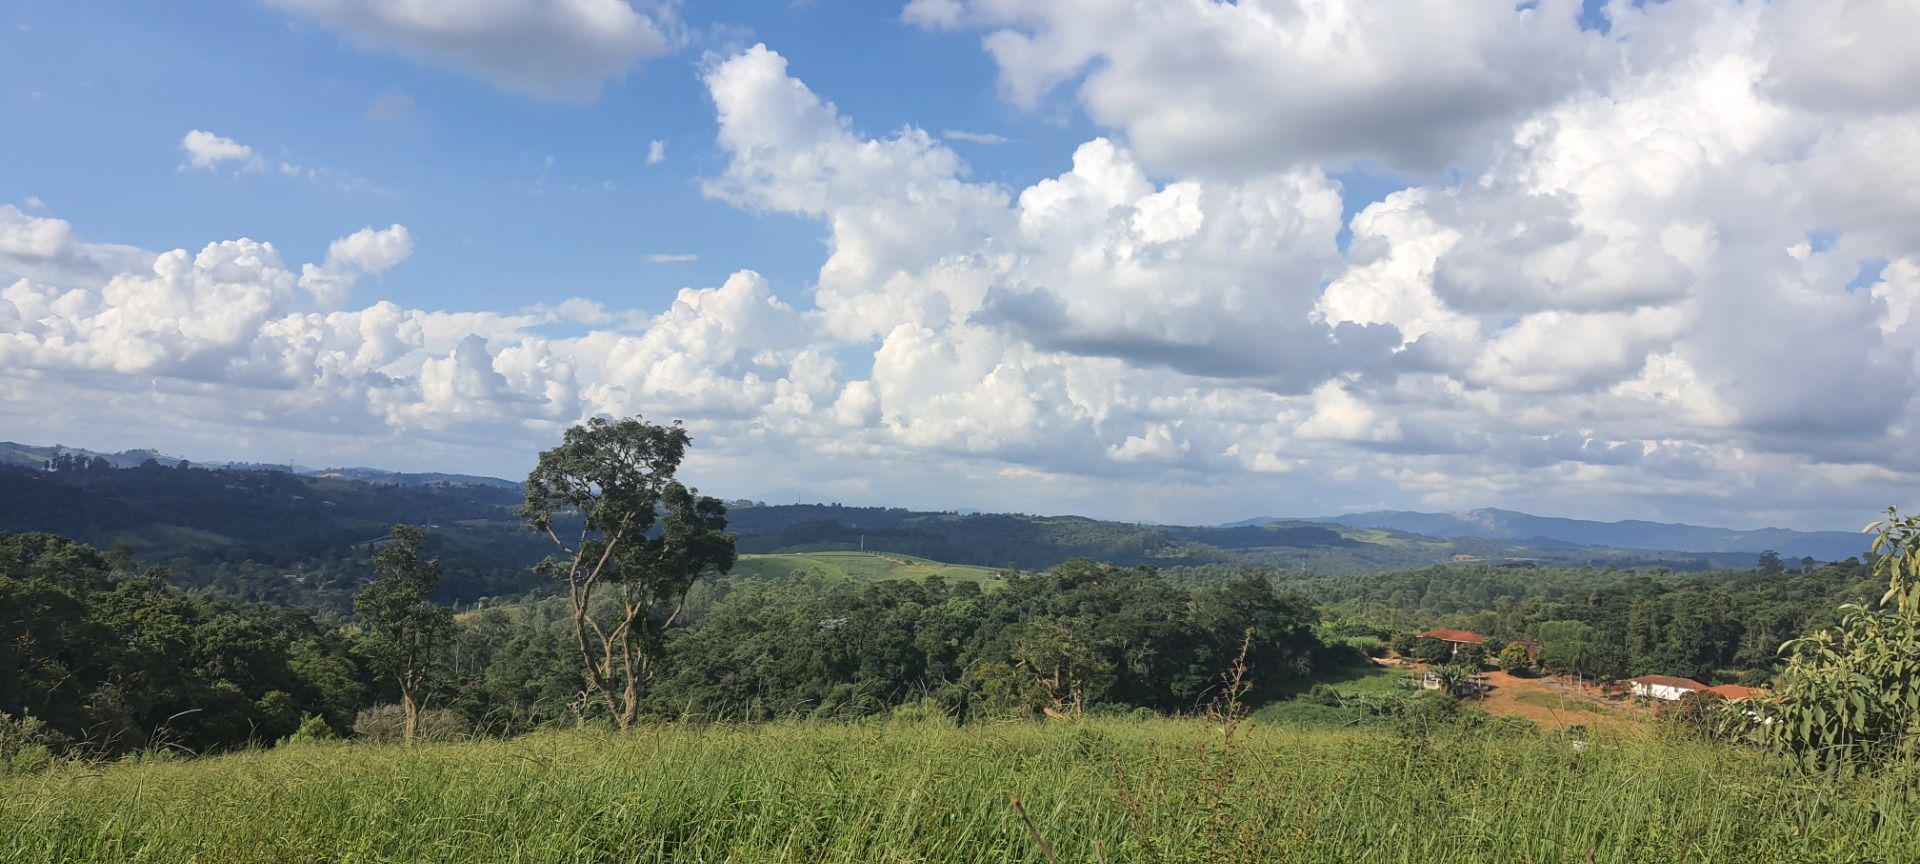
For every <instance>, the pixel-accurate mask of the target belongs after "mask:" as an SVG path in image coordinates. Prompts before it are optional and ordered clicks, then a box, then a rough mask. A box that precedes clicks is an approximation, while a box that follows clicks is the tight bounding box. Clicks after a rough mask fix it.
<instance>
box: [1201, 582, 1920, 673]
mask: <svg viewBox="0 0 1920 864" xmlns="http://www.w3.org/2000/svg"><path fill="white" fill-rule="evenodd" d="M1173 575H1174V576H1175V577H1176V578H1177V579H1179V580H1180V581H1182V582H1183V584H1191V585H1205V584H1209V583H1212V582H1217V581H1219V580H1221V579H1224V578H1229V576H1228V574H1227V573H1226V572H1223V571H1221V570H1218V569H1213V568H1193V569H1182V570H1178V571H1174V573H1173ZM1267 578H1268V579H1269V580H1270V581H1271V582H1273V584H1274V585H1275V586H1276V587H1277V588H1278V589H1279V590H1282V591H1289V592H1297V593H1299V594H1301V595H1303V596H1305V597H1307V598H1309V599H1311V600H1312V601H1313V602H1316V603H1318V604H1321V605H1322V606H1323V607H1325V608H1326V610H1327V612H1328V614H1330V615H1333V616H1336V617H1338V618H1341V619H1344V625H1345V626H1346V627H1348V628H1349V629H1357V630H1360V631H1367V630H1371V631H1373V632H1377V633H1380V634H1382V635H1390V634H1392V633H1404V632H1408V631H1415V630H1420V629H1424V628H1426V627H1433V626H1443V627H1455V628H1459V629H1464V630H1472V631H1475V632H1478V633H1481V634H1484V635H1487V636H1491V637H1494V638H1496V639H1498V640H1501V641H1530V642H1533V643H1534V644H1535V645H1536V649H1537V653H1538V659H1539V661H1540V663H1541V665H1543V666H1545V667H1547V668H1549V669H1552V670H1554V671H1560V672H1567V673H1571V674H1577V675H1581V676H1584V677H1590V678H1624V677H1630V676H1635V675H1648V674H1659V675H1677V676H1684V677H1688V678H1695V679H1699V680H1702V681H1707V682H1709V683H1713V682H1734V681H1737V682H1740V683H1752V684H1762V683H1765V682H1766V681H1767V680H1768V679H1769V678H1771V677H1772V675H1773V674H1774V672H1775V670H1776V669H1777V668H1778V667H1779V664H1780V660H1779V654H1778V652H1779V649H1780V646H1781V644H1782V643H1784V642H1786V641H1787V640H1789V639H1792V638H1794V637H1795V636H1798V635H1800V634H1802V633H1805V632H1807V631H1809V630H1817V629H1821V628H1824V627H1826V626H1828V625H1830V624H1831V623H1832V622H1833V621H1834V620H1835V619H1836V617H1837V614H1838V613H1837V612H1836V610H1837V608H1838V607H1839V606H1840V605H1841V604H1843V603H1866V602H1870V601H1872V600H1874V599H1876V598H1878V597H1879V596H1880V594H1881V593H1882V592H1883V591H1884V590H1885V584H1884V580H1878V579H1876V578H1875V577H1874V575H1873V574H1872V571H1871V567H1870V566H1869V565H1867V564H1863V563H1861V562H1860V561H1859V560H1857V559H1849V560H1847V561H1842V562H1838V563H1832V564H1825V565H1812V564H1810V563H1807V564H1800V565H1797V566H1796V568H1795V569H1791V570H1789V569H1785V568H1775V567H1768V568H1766V569H1762V570H1754V571H1748V572H1729V571H1711V572H1707V573H1673V572H1670V571H1666V570H1662V569H1654V570H1651V571H1626V570H1571V569H1559V568H1529V569H1513V568H1503V567H1488V566H1476V565H1457V564H1452V565H1442V566H1436V567H1428V568H1424V569H1420V570H1412V571H1406V572H1399V573H1381V574H1376V575H1373V576H1369V577H1367V578H1365V579H1353V578H1336V577H1325V576H1302V575H1300V574H1296V573H1278V572H1269V573H1268V574H1267Z"/></svg>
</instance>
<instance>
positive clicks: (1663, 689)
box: [1627, 675, 1707, 702]
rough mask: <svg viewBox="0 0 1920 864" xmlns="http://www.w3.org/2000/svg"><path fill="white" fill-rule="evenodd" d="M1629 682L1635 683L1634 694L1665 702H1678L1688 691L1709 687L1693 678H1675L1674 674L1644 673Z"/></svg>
mask: <svg viewBox="0 0 1920 864" xmlns="http://www.w3.org/2000/svg"><path fill="white" fill-rule="evenodd" d="M1627 683H1628V684H1631V685H1633V695H1635V696H1640V697H1643V698H1646V699H1659V700H1661V701H1664V702H1678V701H1680V697H1682V696H1685V695H1687V694H1688V693H1698V692H1700V691H1702V690H1705V689H1707V685H1705V684H1702V683H1700V682H1698V681H1695V680H1693V679H1692V678H1675V677H1673V676H1672V675H1642V676H1640V677H1638V678H1634V679H1632V680H1629V681H1628V682H1627Z"/></svg>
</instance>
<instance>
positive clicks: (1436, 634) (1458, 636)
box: [1420, 630, 1487, 645]
mask: <svg viewBox="0 0 1920 864" xmlns="http://www.w3.org/2000/svg"><path fill="white" fill-rule="evenodd" d="M1420 636H1421V637H1422V638H1426V639H1438V640H1440V641H1442V642H1465V643H1467V644H1468V645H1480V644H1484V643H1485V642H1486V641H1487V637H1485V636H1482V635H1480V634H1478V633H1475V632H1473V631H1472V630H1428V631H1427V632H1425V633H1422V634H1420Z"/></svg>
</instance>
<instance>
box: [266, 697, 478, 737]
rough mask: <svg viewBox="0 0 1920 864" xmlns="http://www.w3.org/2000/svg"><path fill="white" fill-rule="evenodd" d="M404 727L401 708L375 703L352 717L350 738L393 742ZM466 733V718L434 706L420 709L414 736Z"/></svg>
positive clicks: (461, 734)
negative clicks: (417, 728)
mask: <svg viewBox="0 0 1920 864" xmlns="http://www.w3.org/2000/svg"><path fill="white" fill-rule="evenodd" d="M303 725H304V724H303ZM405 726H406V710H405V709H403V708H401V707H400V706H399V705H375V706H373V707H372V708H368V709H367V710H365V711H362V712H360V716H358V717H355V718H354V719H353V737H355V738H358V739H361V740H363V741H368V742H371V743H374V744H391V743H397V742H399V741H401V740H402V739H403V738H404V737H405ZM469 735H470V732H469V729H468V727H467V721H465V720H463V719H461V717H460V715H458V714H455V713H453V712H452V711H447V710H445V709H440V708H434V709H429V710H425V711H421V712H420V728H419V730H418V731H417V732H416V736H417V737H418V738H420V739H421V740H423V741H456V740H459V739H461V738H466V737H469Z"/></svg>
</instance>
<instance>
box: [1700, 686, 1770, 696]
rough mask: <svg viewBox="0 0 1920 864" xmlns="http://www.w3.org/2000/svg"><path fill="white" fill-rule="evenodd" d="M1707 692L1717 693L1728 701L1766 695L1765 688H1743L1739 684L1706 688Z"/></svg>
mask: <svg viewBox="0 0 1920 864" xmlns="http://www.w3.org/2000/svg"><path fill="white" fill-rule="evenodd" d="M1707 692H1708V693H1718V694H1720V695H1721V696H1725V697H1727V698H1728V699H1745V698H1747V697H1748V696H1765V695H1766V694H1767V691H1766V688H1764V687H1745V686H1742V685H1739V684H1722V685H1720V686H1718V687H1708V688H1707Z"/></svg>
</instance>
